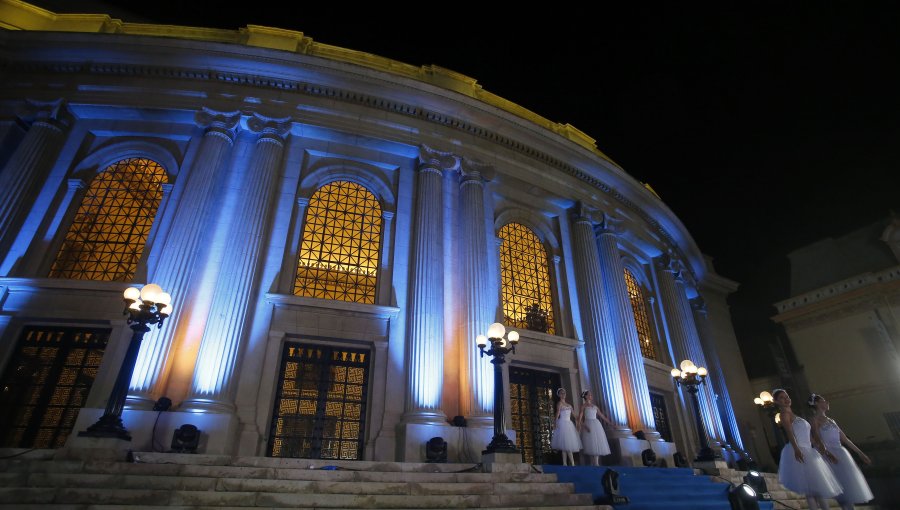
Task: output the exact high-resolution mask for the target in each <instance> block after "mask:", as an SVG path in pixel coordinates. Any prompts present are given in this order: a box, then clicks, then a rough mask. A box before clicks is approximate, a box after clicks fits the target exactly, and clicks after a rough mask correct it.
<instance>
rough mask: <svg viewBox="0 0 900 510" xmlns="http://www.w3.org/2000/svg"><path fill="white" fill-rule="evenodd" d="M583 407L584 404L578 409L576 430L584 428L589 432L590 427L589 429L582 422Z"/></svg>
mask: <svg viewBox="0 0 900 510" xmlns="http://www.w3.org/2000/svg"><path fill="white" fill-rule="evenodd" d="M585 407H586V406H581V410H579V411H578V424H577V425H578V430H581V429H582V428H583V429H584V430H586V431H588V432H590V431H591V429H589V428H588V426H587V424H585V423H584V408H585Z"/></svg>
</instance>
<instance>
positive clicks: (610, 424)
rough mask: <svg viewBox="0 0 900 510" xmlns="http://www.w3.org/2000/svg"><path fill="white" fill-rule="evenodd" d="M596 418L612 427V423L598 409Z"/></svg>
mask: <svg viewBox="0 0 900 510" xmlns="http://www.w3.org/2000/svg"><path fill="white" fill-rule="evenodd" d="M597 418H600V419H601V420H603V422H604V423H606V424H607V425H609V426H610V427H612V421H610V419H609V418H607V417H606V415H605V414H603V411H601V410H600V408H599V407H597Z"/></svg>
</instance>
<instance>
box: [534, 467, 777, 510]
mask: <svg viewBox="0 0 900 510" xmlns="http://www.w3.org/2000/svg"><path fill="white" fill-rule="evenodd" d="M541 467H542V468H543V470H544V472H545V473H554V474H556V477H557V478H558V479H559V481H560V482H567V483H572V484H574V485H575V492H578V493H590V494H591V495H592V496H593V498H594V501H599V500H602V499H603V498H604V497H605V495H606V494H605V493H604V491H603V485H602V483H601V480H602V478H603V474H604V473H605V472H606V470H607V469H610V468H611V469H613V470H614V471H616V472H617V473H619V494H621V495H623V496H626V497H627V498H628V503H627V504H620V505H613V507H614V508H616V509H617V510H701V509H702V510H718V509H721V510H731V504H730V503H729V502H728V488H729V484H727V483H725V482H717V481H714V480H713V479H711V478H710V477H709V476H703V475H694V471H693V470H692V469H690V468H652V467H651V468H646V467H623V466H610V467H606V466H601V467H594V466H556V465H550V464H545V465H543V466H541ZM605 504H608V503H605ZM759 508H760V510H772V509H773V503H772V502H771V501H759Z"/></svg>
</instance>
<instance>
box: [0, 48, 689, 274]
mask: <svg viewBox="0 0 900 510" xmlns="http://www.w3.org/2000/svg"><path fill="white" fill-rule="evenodd" d="M0 71H2V72H3V74H7V75H11V74H13V73H15V72H34V73H49V74H57V75H58V74H93V75H102V76H123V77H130V78H136V77H138V78H148V79H161V78H163V79H164V78H175V79H188V80H196V81H206V82H213V83H216V84H223V83H226V84H233V85H237V86H248V87H256V88H262V89H270V90H274V91H278V92H279V93H283V92H294V93H297V94H301V95H304V96H309V97H319V98H325V99H328V100H329V101H336V102H338V101H339V102H345V103H349V104H354V105H360V106H364V107H367V108H373V109H376V110H381V111H385V112H389V113H393V114H397V115H403V116H407V117H412V118H415V119H418V120H421V121H425V122H429V123H432V124H437V125H440V126H443V127H446V128H449V129H453V130H456V131H460V132H463V133H466V134H467V135H470V136H474V137H477V138H481V139H483V140H486V141H489V142H491V143H494V144H497V145H500V146H503V147H505V148H507V149H508V150H510V151H513V152H516V153H519V154H522V155H524V156H527V157H529V158H531V159H533V160H535V161H538V162H540V163H542V164H544V165H547V166H549V167H552V168H555V169H557V170H559V171H561V172H563V173H564V174H567V175H569V176H570V177H573V178H575V179H576V180H578V181H580V182H582V183H584V184H586V185H588V186H589V187H591V188H594V189H597V190H599V191H601V192H602V193H603V194H604V195H606V196H608V197H609V198H610V199H611V200H613V201H614V202H616V203H618V204H621V205H622V206H623V207H624V208H625V209H627V210H629V211H631V212H632V213H634V214H635V215H636V216H637V217H639V218H640V219H641V220H643V222H644V223H645V224H646V225H647V226H648V229H650V230H652V231H653V232H655V233H656V234H657V235H659V237H660V240H661V241H662V243H664V246H663V247H661V249H662V251H671V252H674V253H675V254H676V255H677V256H678V258H680V259H684V260H686V259H687V256H686V254H685V253H684V252H683V251H682V249H681V248H680V247H679V245H678V243H677V242H676V241H675V238H674V237H673V236H672V235H671V234H670V233H669V232H668V231H666V230H665V229H664V228H663V227H662V225H661V224H660V222H659V221H657V220H656V219H655V218H654V217H653V216H651V215H650V214H649V213H647V212H646V211H645V210H644V209H643V208H641V207H639V206H638V205H637V204H636V203H635V202H633V201H632V200H630V199H629V198H627V197H626V196H625V195H623V194H622V193H621V192H619V191H618V190H617V189H615V188H614V187H612V186H611V185H609V184H607V183H606V182H604V181H603V180H601V179H599V178H597V177H596V176H594V175H591V174H589V173H588V172H586V171H584V170H581V169H579V168H577V167H575V166H573V165H571V164H569V163H567V162H565V161H563V160H561V159H559V158H556V157H554V156H552V155H550V154H548V153H546V152H544V151H541V150H538V149H536V148H534V147H533V146H531V145H528V144H525V143H522V142H520V141H518V140H516V139H513V138H510V137H507V136H504V135H501V134H499V133H498V132H495V131H492V130H489V129H486V128H484V127H482V126H479V125H476V124H473V123H470V122H467V121H465V120H463V119H460V118H458V117H455V116H452V115H448V114H446V113H443V112H437V111H433V110H429V109H426V108H423V107H421V106H419V105H415V104H409V103H404V102H400V101H396V100H392V99H387V98H384V97H379V96H373V95H370V94H365V93H361V92H357V91H353V90H347V89H342V88H339V87H332V86H326V85H320V84H315V83H309V82H304V81H299V80H290V79H284V78H274V77H266V76H258V75H253V74H243V73H237V72H224V71H215V70H208V69H187V68H178V67H172V66H148V65H132V64H123V63H94V62H85V63H82V64H74V63H70V62H56V63H54V62H41V63H33V62H28V63H24V62H11V61H6V62H2V63H0ZM217 86H218V85H217ZM281 97H283V95H282V96H281ZM474 99H475V100H478V101H484V99H483V98H481V97H475V98H474ZM488 104H491V103H488ZM501 109H502V108H501ZM526 120H528V121H531V122H534V120H533V119H528V118H526ZM538 125H539V126H542V127H544V128H547V129H549V130H550V131H551V132H554V133H556V134H557V135H559V133H558V132H557V130H554V129H550V128H549V127H548V126H546V125H543V124H541V123H538ZM598 152H599V151H598ZM595 154H596V153H595ZM596 155H598V156H600V157H603V159H604V160H606V161H608V162H610V161H609V160H608V158H605V157H604V156H603V155H602V154H596ZM613 165H615V164H614V163H613ZM635 185H636V187H640V188H641V189H644V188H643V186H641V183H640V182H638V181H636V180H635ZM647 193H649V191H648V192H647ZM688 271H689V272H690V273H691V275H692V277H693V278H694V279H696V275H695V274H694V272H693V270H692V269H690V266H688Z"/></svg>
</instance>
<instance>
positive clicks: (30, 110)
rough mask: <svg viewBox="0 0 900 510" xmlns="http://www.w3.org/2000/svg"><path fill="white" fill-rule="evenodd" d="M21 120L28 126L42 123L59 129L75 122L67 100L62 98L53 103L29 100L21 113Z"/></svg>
mask: <svg viewBox="0 0 900 510" xmlns="http://www.w3.org/2000/svg"><path fill="white" fill-rule="evenodd" d="M19 118H20V119H22V120H23V121H24V122H25V123H27V124H34V123H36V122H41V123H44V124H47V125H50V126H54V127H56V128H59V129H65V128H67V127H69V126H70V125H71V124H72V121H73V118H72V114H71V113H70V112H69V110H68V108H66V102H65V100H64V99H61V98H60V99H54V100H53V101H37V100H34V99H28V100H26V102H25V104H24V105H22V107H21V109H20V111H19Z"/></svg>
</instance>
